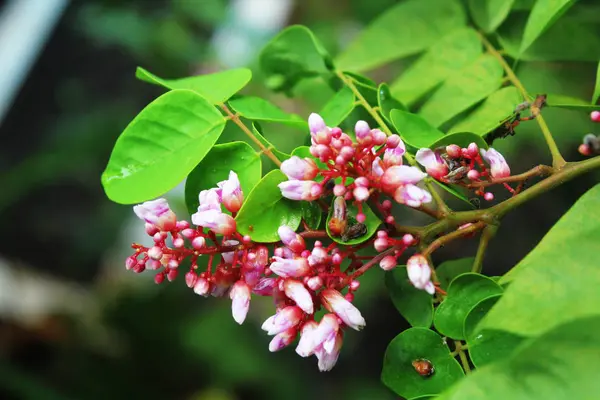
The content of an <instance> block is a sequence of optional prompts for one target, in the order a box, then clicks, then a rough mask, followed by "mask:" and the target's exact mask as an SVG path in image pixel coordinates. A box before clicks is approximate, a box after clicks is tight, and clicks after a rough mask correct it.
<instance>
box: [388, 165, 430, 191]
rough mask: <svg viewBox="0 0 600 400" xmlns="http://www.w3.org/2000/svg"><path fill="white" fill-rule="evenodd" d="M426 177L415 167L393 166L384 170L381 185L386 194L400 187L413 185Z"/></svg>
mask: <svg viewBox="0 0 600 400" xmlns="http://www.w3.org/2000/svg"><path fill="white" fill-rule="evenodd" d="M426 176H427V174H426V173H424V172H422V171H421V170H419V168H417V167H409V166H408V165H394V166H392V167H390V168H388V169H386V170H385V172H384V174H383V176H382V178H381V183H382V184H383V188H384V189H385V190H386V191H387V192H390V193H392V192H394V191H395V190H396V189H397V188H398V187H399V186H400V185H406V184H415V183H417V182H420V181H421V180H422V179H423V178H425V177H426Z"/></svg>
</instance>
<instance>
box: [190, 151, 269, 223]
mask: <svg viewBox="0 0 600 400" xmlns="http://www.w3.org/2000/svg"><path fill="white" fill-rule="evenodd" d="M261 167H262V166H261V163H260V157H259V155H258V154H256V152H255V151H254V149H253V148H252V147H250V145H249V144H247V143H245V142H231V143H225V144H218V145H216V146H214V147H213V148H212V149H211V150H210V151H209V152H208V154H207V155H206V157H204V159H203V160H202V161H200V163H199V164H198V165H197V166H196V168H194V170H193V171H192V172H190V174H189V175H188V177H187V180H186V182H185V204H186V206H187V209H188V211H189V213H190V214H193V213H195V212H196V210H197V209H198V195H199V193H200V191H202V190H205V189H210V188H213V187H217V182H221V181H224V180H226V179H227V178H228V177H229V171H233V172H235V173H236V174H237V175H238V179H239V180H240V185H241V187H242V192H243V193H244V195H245V196H246V197H247V196H248V194H250V192H251V191H252V189H254V186H256V184H257V183H258V181H260V178H261Z"/></svg>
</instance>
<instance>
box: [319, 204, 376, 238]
mask: <svg viewBox="0 0 600 400" xmlns="http://www.w3.org/2000/svg"><path fill="white" fill-rule="evenodd" d="M333 201H335V197H334V198H333V200H332V202H331V207H329V215H327V222H326V224H327V227H326V229H327V234H328V235H329V237H330V238H331V240H333V241H334V242H336V243H340V244H344V245H347V246H353V245H355V244H360V243H363V242H366V241H367V240H369V238H370V237H371V236H373V235H374V234H375V232H377V228H379V225H381V220H380V219H379V217H377V215H375V213H374V212H373V210H371V207H369V206H368V205H367V204H365V203H363V205H362V211H363V214H365V216H366V217H367V219H366V221H365V222H364V224H365V225H366V226H367V233H365V234H364V235H362V236H360V237H357V238H356V239H350V240H348V241H347V242H344V241H343V240H342V238H341V237H340V236H332V235H331V232H329V220H330V219H331V216H332V215H333ZM347 210H348V211H347V213H348V226H351V225H354V224H355V223H356V214H358V208H357V207H356V205H354V203H350V204H347Z"/></svg>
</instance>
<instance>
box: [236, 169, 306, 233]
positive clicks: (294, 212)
mask: <svg viewBox="0 0 600 400" xmlns="http://www.w3.org/2000/svg"><path fill="white" fill-rule="evenodd" d="M287 180H288V179H287V177H286V176H285V175H284V174H283V172H281V171H280V170H278V169H276V170H273V171H271V172H269V173H268V174H267V175H265V176H264V177H263V178H262V179H261V181H260V182H258V184H257V185H256V186H255V187H254V189H252V191H251V192H250V194H249V195H248V198H246V199H245V200H244V204H242V208H241V209H240V212H239V213H238V215H237V216H236V217H235V220H236V222H237V231H238V232H239V233H240V234H241V235H249V236H250V237H251V238H252V240H253V241H255V242H260V243H268V242H277V241H278V240H279V235H278V234H277V229H279V227H280V226H282V225H287V226H289V227H290V228H291V229H293V230H296V229H297V228H298V226H299V225H300V220H301V219H302V205H301V204H300V202H298V201H292V200H288V199H286V198H284V197H283V196H281V190H280V189H279V187H277V185H279V184H280V183H281V182H284V181H287Z"/></svg>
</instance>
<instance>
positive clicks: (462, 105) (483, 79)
mask: <svg viewBox="0 0 600 400" xmlns="http://www.w3.org/2000/svg"><path fill="white" fill-rule="evenodd" d="M503 75H504V70H503V69H502V65H500V63H499V62H498V60H496V59H495V58H494V57H493V56H492V55H490V54H484V55H482V56H481V57H479V58H478V59H477V60H475V61H474V62H472V63H471V64H469V65H467V66H465V67H464V68H462V69H461V70H460V71H457V72H455V73H454V74H453V75H452V76H451V77H449V78H448V79H446V81H445V82H444V83H443V84H442V85H441V86H440V88H439V89H438V90H436V91H435V92H434V93H433V94H432V95H431V97H430V98H429V99H428V100H427V102H426V103H425V105H423V107H421V109H420V110H419V115H420V116H421V117H423V118H424V119H426V120H427V121H428V122H429V123H430V124H432V125H434V126H440V125H442V124H444V123H445V122H447V121H449V120H450V119H451V118H453V117H454V116H456V115H458V114H460V113H461V112H463V111H465V110H468V109H469V108H470V107H473V106H474V105H476V104H477V103H478V102H480V101H481V100H483V99H485V98H486V97H488V96H489V95H491V94H492V93H494V92H495V91H496V90H497V89H498V88H499V87H500V85H502V76H503Z"/></svg>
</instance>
